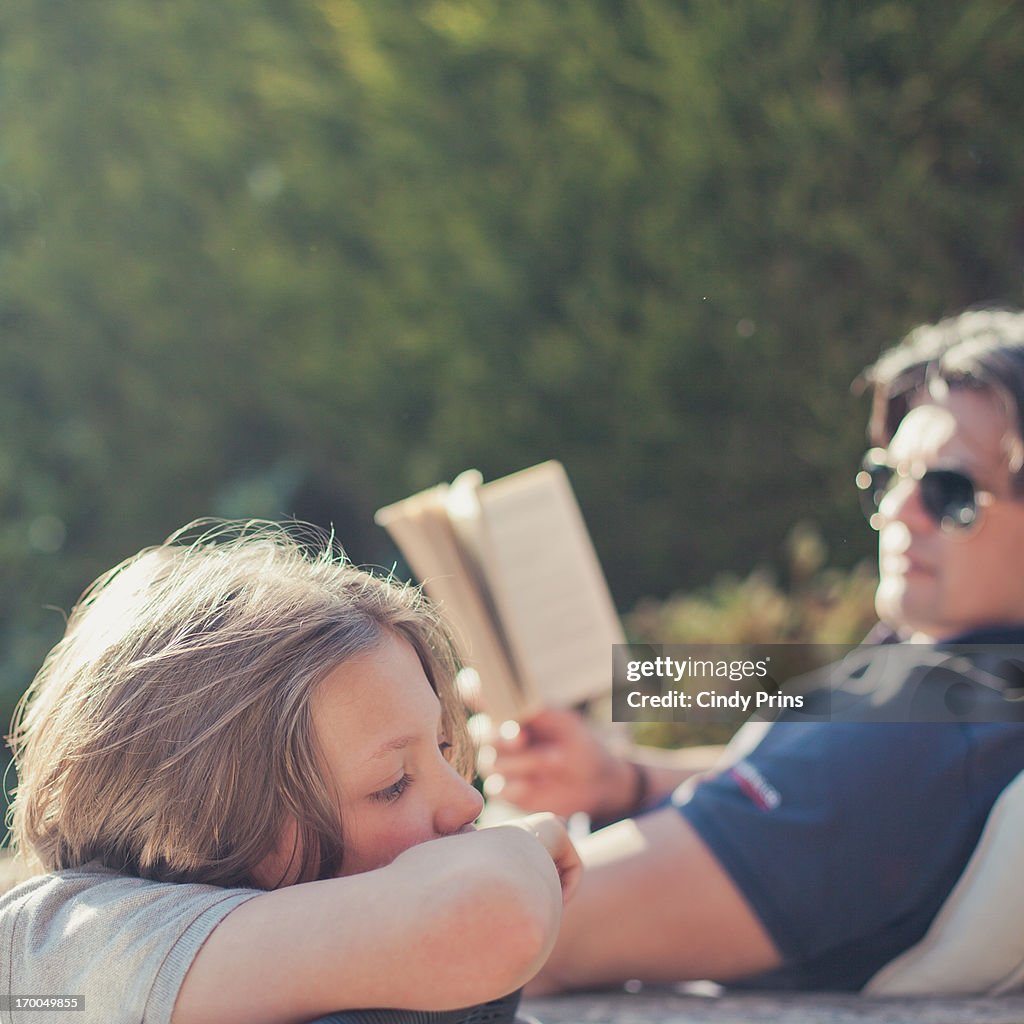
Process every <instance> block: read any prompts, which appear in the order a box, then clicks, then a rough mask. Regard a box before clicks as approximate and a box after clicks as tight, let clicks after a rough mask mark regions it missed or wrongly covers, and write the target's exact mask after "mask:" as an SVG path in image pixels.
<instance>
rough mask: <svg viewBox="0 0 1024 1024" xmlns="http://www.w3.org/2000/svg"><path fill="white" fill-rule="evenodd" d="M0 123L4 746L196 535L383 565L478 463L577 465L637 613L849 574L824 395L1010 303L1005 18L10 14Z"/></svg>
mask: <svg viewBox="0 0 1024 1024" xmlns="http://www.w3.org/2000/svg"><path fill="white" fill-rule="evenodd" d="M0 96H2V97H3V114H2V118H3V120H2V128H3V130H2V131H0V565H2V566H3V572H4V582H5V586H4V587H3V589H2V591H0V623H2V627H0V651H2V655H0V713H2V714H3V715H6V713H7V710H8V708H9V706H10V705H11V704H13V701H14V698H15V696H16V694H17V693H18V692H20V690H21V689H22V687H23V686H24V685H25V683H26V682H27V681H28V679H29V678H30V676H31V673H32V671H33V669H34V668H35V666H37V665H38V663H39V660H40V659H41V657H42V654H43V652H44V651H45V650H46V648H47V647H48V646H49V645H50V644H52V643H53V641H54V640H55V639H56V638H57V636H58V635H59V632H60V625H61V619H60V615H59V613H56V612H53V611H48V610H46V609H47V607H48V606H53V607H56V608H63V609H66V608H67V607H68V606H69V604H70V603H71V602H72V601H73V600H74V596H75V594H76V593H78V592H79V591H80V590H81V588H82V586H83V585H84V584H85V583H86V582H87V581H88V580H89V579H91V578H92V577H94V576H95V575H96V574H97V573H98V572H100V571H101V570H103V569H104V568H106V567H108V566H109V565H111V564H113V563H114V562H116V561H117V560H119V559H120V558H122V557H124V556H126V555H128V554H130V553H131V552H133V551H134V550H136V549H137V548H138V547H140V546H142V545H143V544H147V543H152V542H154V541H157V540H159V539H160V538H161V537H162V536H164V535H166V534H167V533H169V532H170V531H171V530H172V529H174V528H175V527H176V526H178V525H180V524H182V523H183V522H185V521H187V520H189V519H191V518H193V517H196V516H199V515H206V514H211V513H213V514H218V513H220V514H247V515H264V516H282V515H292V514H294V515H297V516H299V517H302V518H306V519H311V520H314V521H316V522H321V523H325V524H326V523H330V522H333V523H334V524H335V525H336V527H337V532H338V534H339V536H340V537H342V538H343V539H344V541H345V542H346V544H347V546H348V547H349V549H350V551H351V552H352V554H353V555H354V557H355V558H356V559H357V560H360V561H366V562H374V563H383V564H387V565H390V563H391V562H392V561H393V559H394V557H395V553H394V551H393V549H391V548H390V547H389V546H388V544H387V542H386V540H385V539H384V537H383V535H382V534H381V533H380V532H379V531H377V530H375V528H374V527H373V526H372V522H371V514H372V511H373V509H374V508H376V507H377V506H378V505H380V504H384V503H385V502H387V501H390V500H394V499H396V498H398V497H401V496H403V495H404V494H406V493H409V492H410V491H411V490H412V489H414V488H418V487H422V486H425V485H428V484H430V483H433V482H435V481H436V480H438V479H440V478H442V477H447V476H450V475H452V474H454V473H455V472H457V471H458V470H461V469H463V468H465V467H466V466H468V465H477V466H478V467H479V468H480V469H481V470H483V471H484V473H485V474H486V475H488V476H494V475H498V474H501V473H504V472H508V471H511V470H514V469H517V468H520V467H522V466H524V465H527V464H530V463H533V462H537V461H540V460H541V459H543V458H547V457H552V456H554V457H559V458H561V459H562V460H563V461H564V462H565V463H566V465H567V467H568V469H569V472H570V476H571V477H572V479H573V481H574V484H575V486H576V488H577V491H578V493H579V496H580V499H581V503H582V505H583V508H584V512H585V514H586V516H587V519H588V522H589V524H590V526H591V529H592V532H593V534H594V537H595V541H596V544H597V547H598V550H599V552H600V554H601V557H602V560H603V561H604V563H605V565H606V568H607V571H608V575H609V578H610V580H611V583H612V587H613V590H614V592H615V595H616V598H617V600H618V602H619V604H620V606H621V607H629V606H631V605H632V604H633V603H634V602H635V601H636V600H637V598H639V597H640V596H642V595H644V594H665V593H668V592H670V591H671V590H675V589H677V588H679V587H693V586H696V585H698V584H702V583H705V582H706V581H708V580H710V579H712V578H714V577H715V576H716V574H718V573H721V572H723V571H732V572H735V573H738V574H739V575H740V577H744V576H745V574H747V573H749V572H750V570H751V568H752V567H753V566H757V565H762V564H770V563H773V562H774V563H777V562H778V558H777V554H776V553H777V552H778V550H779V547H780V544H781V543H782V539H783V538H784V537H785V535H786V532H787V530H788V529H789V528H790V526H791V524H792V523H794V522H796V521H799V520H802V519H806V518H812V519H813V520H814V521H815V522H817V523H818V524H819V527H820V528H821V530H822V532H823V535H824V538H825V540H826V541H827V543H828V544H829V546H830V548H831V549H832V550H833V551H834V552H835V556H834V559H835V563H836V564H837V565H839V566H845V567H848V566H851V565H854V564H856V563H857V562H858V561H859V560H860V559H861V558H863V557H864V556H865V555H866V554H867V553H868V552H869V550H870V547H871V543H872V541H871V536H870V533H869V531H867V530H866V529H865V528H864V526H863V524H862V523H861V522H860V520H859V517H858V514H857V512H856V509H855V502H854V501H853V500H852V495H851V488H850V486H849V478H850V475H851V472H852V468H853V466H854V465H855V463H856V459H857V454H858V449H859V448H860V446H861V445H862V444H863V433H862V421H863V418H864V412H865V410H864V408H863V407H862V406H861V407H858V406H856V405H855V404H854V403H853V402H852V401H851V399H850V398H849V397H848V395H847V388H848V384H849V381H850V380H851V378H852V377H853V376H854V375H855V374H856V373H857V372H858V371H859V369H860V368H861V367H862V365H863V364H864V363H865V362H867V361H869V360H870V359H871V358H872V357H873V356H874V355H875V354H876V353H877V351H878V349H879V348H880V347H881V346H882V345H885V344H888V343H889V342H891V341H893V340H895V339H896V338H897V337H898V336H899V335H900V334H901V333H902V332H903V331H904V330H905V329H906V328H908V327H910V326H911V325H912V324H913V323H915V322H918V321H920V320H922V319H930V318H933V317H935V316H938V315H940V314H942V313H944V312H949V311H952V310H955V309H957V308H959V307H962V306H964V305H967V304H969V303H973V302H978V301H982V300H993V299H995V300H1004V301H1010V302H1019V301H1020V300H1021V275H1020V259H1021V256H1020V225H1021V223H1022V215H1024V209H1022V206H1021V199H1020V188H1019V182H1020V181H1021V180H1022V177H1024V149H1022V148H1021V146H1020V145H1019V139H1020V137H1021V134H1022V129H1024V125H1022V120H1024V13H1022V11H1021V9H1020V7H1019V6H1018V5H1016V4H1013V3H1010V2H1008V0H974V2H972V3H970V4H962V3H959V2H957V3H954V2H952V0H939V2H935V0H932V2H929V3H927V4H926V3H924V2H923V0H869V2H858V3H852V2H849V0H842V2H834V0H799V2H794V3H791V4H768V3H764V2H760V0H729V2H720V3H710V2H694V3H688V4H680V3H678V2H676V0H636V2H634V3H629V4H626V3H621V2H619V0H566V2H564V3H560V4H551V3H546V2H541V0H522V2H520V3H516V4H499V3H497V2H495V0H403V2H397V0H279V2H275V3H269V2H266V0H255V2H253V0H245V2H242V0H221V2H219V3H216V4H208V3H199V2H197V0H174V2H173V3H172V2H169V0H156V2H153V3H149V4H139V3H136V2H130V0H102V2H101V0H78V2H77V3H75V4H71V5H68V4H58V3H56V2H54V0H7V2H6V3H5V4H4V5H2V7H0ZM752 579H754V580H755V582H749V581H748V582H747V583H746V584H744V586H746V587H747V588H748V590H747V591H743V593H749V594H751V595H752V594H753V593H754V592H755V591H756V589H757V587H758V586H762V587H769V585H768V584H763V585H762V584H757V583H756V579H757V577H753V578H752ZM737 586H738V587H739V586H740V584H737ZM769 589H770V587H769ZM750 603H751V604H752V603H753V598H752V597H751V598H750ZM759 614H760V613H759ZM783 619H785V616H783ZM780 628H783V627H780ZM785 628H788V627H785ZM823 628H824V627H823ZM5 705H6V706H5Z"/></svg>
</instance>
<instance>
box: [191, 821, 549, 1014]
mask: <svg viewBox="0 0 1024 1024" xmlns="http://www.w3.org/2000/svg"><path fill="white" fill-rule="evenodd" d="M560 918H561V890H560V887H559V881H558V874H557V872H556V870H555V867H554V864H553V863H552V861H551V858H550V857H549V855H548V854H547V852H546V851H545V850H544V848H543V846H542V845H541V844H540V842H538V841H537V839H535V838H534V837H533V836H531V835H530V834H529V833H528V832H526V831H523V830H521V829H511V828H507V829H506V828H501V829H488V830H484V831H481V832H475V833H467V834H465V835H459V836H452V837H448V838H445V839H440V840H436V841H434V842H430V843H424V844H422V845H420V846H417V847H414V848H413V849H411V850H407V851H406V852H405V853H403V854H402V855H401V856H399V857H398V858H397V859H396V860H395V861H394V862H393V863H392V864H390V865H389V866H388V867H386V868H382V869H380V870H377V871H371V872H367V873H366V874H362V875H354V876H351V877H346V878H339V879H331V880H328V881H323V882H311V883H307V884H302V885H295V886H290V887H287V888H284V889H279V890H276V891H274V892H268V893H266V894H264V895H261V896H257V897H255V898H253V899H252V900H250V901H248V902H247V903H245V904H243V905H242V906H241V907H239V908H238V909H237V910H235V911H233V912H232V913H231V914H229V915H228V916H227V917H226V918H225V919H224V921H223V922H222V923H221V924H220V925H219V926H218V927H217V928H216V929H215V930H214V932H213V933H212V934H211V936H210V938H209V939H208V940H207V942H206V944H205V945H204V946H203V948H202V949H201V950H200V952H199V954H198V956H197V957H196V959H195V961H194V962H193V965H192V967H191V969H190V970H189V973H188V975H187V977H186V978H185V982H184V984H183V986H182V989H181V992H180V994H179V997H178V1001H177V1003H176V1005H175V1012H174V1018H173V1021H174V1024H199V1022H206V1021H211V1022H212V1021H218V1022H221V1024H231V1022H233V1021H238V1022H239V1024H260V1022H262V1021H266V1022H267V1024H283V1022H286V1021H296V1022H297V1021H303V1020H309V1019H310V1018H313V1017H316V1016H319V1015H321V1014H324V1013H328V1012H330V1011H332V1010H337V1009H345V1008H352V1007H365V1006H385V1005H386V1006H398V1007H407V1008H414V1009H423V1010H432V1009H450V1008H454V1007H459V1006H469V1005H472V1004H474V1003H479V1002H483V1001H486V1000H488V999H492V998H495V997H497V996H500V995H503V994H505V993H506V992H509V991H512V990H513V989H515V988H518V987H519V986H520V985H522V984H523V983H524V982H525V981H526V980H528V979H529V978H530V977H532V976H533V974H534V973H536V971H537V970H538V969H539V968H540V966H541V965H542V964H543V962H544V960H545V959H546V957H547V955H548V953H549V952H550V949H551V947H552V945H553V943H554V940H555V937H556V935H557V931H558V925H559V921H560Z"/></svg>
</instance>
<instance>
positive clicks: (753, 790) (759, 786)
mask: <svg viewBox="0 0 1024 1024" xmlns="http://www.w3.org/2000/svg"><path fill="white" fill-rule="evenodd" d="M728 775H729V777H730V778H731V779H732V780H733V782H735V783H736V785H737V786H739V788H740V789H741V790H742V791H743V793H744V794H745V795H746V796H747V797H748V799H749V800H750V802H751V803H752V804H753V805H754V806H755V807H757V808H758V809H759V810H762V811H774V810H775V808H776V807H778V806H779V804H781V803H782V796H781V795H780V794H779V791H778V790H777V789H776V788H775V787H774V786H773V785H772V784H771V783H770V782H769V781H768V780H767V779H766V778H765V777H764V776H763V775H762V774H761V773H760V772H759V771H758V770H757V769H756V768H755V767H754V766H753V765H752V764H750V762H749V761H740V763H739V764H734V765H733V766H732V767H731V768H730V769H729V771H728Z"/></svg>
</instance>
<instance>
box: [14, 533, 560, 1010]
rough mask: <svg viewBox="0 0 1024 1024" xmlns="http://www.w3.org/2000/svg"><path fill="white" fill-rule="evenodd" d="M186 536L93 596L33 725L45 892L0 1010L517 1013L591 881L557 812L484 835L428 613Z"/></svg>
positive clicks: (55, 666)
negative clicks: (43, 996) (35, 1005)
mask: <svg viewBox="0 0 1024 1024" xmlns="http://www.w3.org/2000/svg"><path fill="white" fill-rule="evenodd" d="M187 537H188V534H187V533H186V532H185V531H182V532H181V533H179V534H178V535H176V536H174V537H172V538H171V539H170V540H169V541H168V542H166V543H165V544H164V545H162V546H160V547H157V548H153V549H149V550H146V551H143V552H141V553H140V554H138V555H136V556H135V557H133V558H131V559H129V560H128V561H126V562H124V563H123V564H122V565H120V566H118V567H116V568H115V569H113V570H111V571H110V572H109V573H107V574H106V575H104V576H103V577H101V578H100V579H99V580H98V581H97V582H96V583H95V584H93V586H92V587H90V588H89V590H88V591H87V592H86V594H85V595H84V596H83V598H82V600H81V601H80V602H79V604H78V606H77V607H76V608H75V610H74V611H73V613H72V615H71V617H70V619H69V621H68V626H67V630H66V633H65V636H64V638H63V639H62V640H61V642H60V643H59V644H57V646H56V647H55V648H54V649H53V651H52V652H51V653H50V655H49V657H48V658H47V660H46V662H45V664H44V665H43V668H42V670H41V671H40V673H39V675H38V677H37V678H36V680H35V682H34V683H33V685H32V686H31V687H30V689H29V692H28V694H27V695H26V697H25V699H24V700H23V702H22V705H21V706H20V708H19V712H18V715H16V717H15V725H14V730H13V735H12V737H11V743H12V747H13V749H14V752H15V759H16V764H17V767H18V774H19V785H18V791H17V794H16V797H15V802H14V810H13V833H14V838H15V842H16V844H17V846H18V848H19V849H20V851H21V853H22V855H23V856H25V857H27V858H29V859H30V860H32V861H34V862H36V863H37V864H38V866H40V867H41V868H43V869H45V871H47V872H49V874H43V875H40V876H38V877H36V878H33V879H30V880H29V881H28V882H26V883H24V884H23V885H21V886H19V887H17V888H16V889H14V890H13V891H12V892H10V893H8V894H7V895H6V896H4V897H2V898H0V996H9V997H11V998H12V999H15V998H16V997H17V996H19V995H24V994H30V993H39V992H46V993H49V994H64V995H69V996H73V995H78V996H84V998H85V1006H86V1013H87V1014H88V1019H89V1020H104V1021H107V1022H121V1021H123V1022H126V1024H127V1022H139V1021H144V1022H146V1024H149V1022H151V1021H153V1022H156V1021H159V1022H168V1021H171V1020H172V1019H173V1024H194V1022H204V1021H211V1022H212V1021H217V1022H220V1024H231V1022H233V1021H238V1022H239V1024H242V1022H244V1024H260V1022H263V1021H265V1022H268V1024H271V1022H273V1024H282V1022H291V1021H295V1022H298V1021H304V1020H309V1019H311V1018H314V1017H317V1016H319V1015H321V1014H324V1013H327V1012H330V1011H332V1010H337V1009H343V1008H348V1007H359V1006H382V1005H387V1006H400V1007H408V1008H414V1009H423V1010H430V1009H450V1008H453V1007H457V1006H467V1005H471V1004H473V1003H477V1002H482V1001H484V1000H487V999H492V998H494V997H496V996H499V995H503V994H504V993H505V992H508V991H511V990H512V989H515V988H517V987H518V986H519V985H521V984H522V983H523V982H524V981H526V980H527V979H528V978H529V977H531V976H532V974H533V973H534V972H535V971H536V970H537V969H538V968H539V967H540V965H541V964H542V963H543V961H544V959H545V957H546V955H547V953H548V951H549V949H550V947H551V944H552V943H553V942H554V938H555V935H556V933H557V929H558V923H559V919H560V909H561V902H562V896H563V895H565V896H567V895H568V893H569V892H570V891H571V889H572V887H573V885H574V883H575V880H576V877H577V874H578V871H579V862H578V860H577V858H576V855H575V851H574V850H573V849H572V846H571V844H570V843H569V842H568V839H567V837H566V835H565V832H564V829H563V828H562V826H561V824H560V823H559V822H558V821H557V819H555V818H553V817H552V816H551V815H536V816H532V817H531V818H528V819H523V821H521V822H519V823H518V825H517V826H516V827H500V828H493V829H485V830H481V831H473V827H472V822H473V820H474V819H475V818H476V817H477V815H478V814H479V812H480V809H481V800H480V797H479V795H478V794H477V793H476V791H475V790H474V789H473V788H472V786H471V785H470V784H469V783H468V782H467V781H466V773H467V770H468V766H469V762H470V749H469V743H468V739H467V734H466V729H465V725H464V722H463V718H462V715H461V712H460V708H459V704H458V701H457V698H456V696H455V692H454V687H453V676H454V671H455V660H454V657H453V651H452V646H451V641H450V637H449V634H448V633H447V631H446V630H445V628H444V626H443V625H442V623H441V622H440V620H439V619H438V617H437V616H436V614H435V613H434V612H433V611H432V610H431V608H430V606H429V605H428V604H427V602H426V601H425V599H424V598H422V596H421V595H420V593H419V592H418V591H417V590H416V589H415V588H412V587H408V586H396V585H395V584H394V583H391V582H388V581H384V580H380V579H377V578H374V577H373V576H371V575H369V574H367V573H365V572H363V571H360V570H358V569H355V568H353V567H351V566H350V565H347V564H344V562H343V561H341V560H339V559H337V558H335V557H334V556H332V554H331V553H330V550H329V546H326V547H325V548H324V550H323V551H322V552H321V553H320V554H313V553H310V551H309V549H308V547H307V546H306V545H305V544H303V543H302V539H301V538H300V537H298V536H296V535H294V534H291V533H289V532H288V531H286V530H285V529H284V528H281V527H274V526H271V525H268V524H247V525H243V526H236V527H231V526H230V525H229V524H226V525H223V526H220V527H216V528H214V529H212V530H207V532H206V533H205V534H203V535H202V536H200V537H198V539H196V540H194V541H192V542H191V543H189V542H188V540H187ZM435 839H436V840H438V841H437V842H428V841H427V840H435ZM559 883H561V884H559ZM7 964H9V965H10V966H9V967H8V966H6V965H7ZM2 1008H3V1000H0V1009H2ZM47 1016H48V1018H49V1019H50V1020H53V1021H60V1020H63V1019H64V1016H65V1015H64V1014H63V1013H61V1012H59V1011H58V1012H57V1016H53V1014H52V1013H50V1014H48V1015H47ZM6 1019H10V1020H11V1021H17V1020H20V1019H21V1015H19V1014H17V1013H15V1014H12V1015H11V1016H10V1017H9V1018H5V1017H4V1016H3V1014H0V1020H6ZM25 1019H27V1017H26V1018H25ZM67 1019H69V1020H72V1021H76V1022H80V1021H82V1020H83V1019H84V1018H82V1016H81V1015H80V1014H77V1013H76V1014H74V1015H69V1016H68V1018H67Z"/></svg>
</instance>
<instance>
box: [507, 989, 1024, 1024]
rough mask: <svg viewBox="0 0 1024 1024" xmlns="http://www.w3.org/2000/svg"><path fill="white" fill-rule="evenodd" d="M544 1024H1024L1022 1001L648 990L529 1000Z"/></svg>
mask: <svg viewBox="0 0 1024 1024" xmlns="http://www.w3.org/2000/svg"><path fill="white" fill-rule="evenodd" d="M522 1012H523V1013H524V1014H525V1015H530V1016H533V1017H535V1018H536V1019H537V1020H538V1021H540V1022H541V1024H1024V996H1009V997H1003V998H990V999H872V998H868V997H865V996H859V995H855V994H845V993H843V994H834V993H786V994H778V993H750V994H742V995H723V996H720V997H705V996H696V995H684V994H680V993H678V992H675V991H672V990H661V991H659V990H650V989H645V990H644V991H642V992H639V993H636V994H630V993H627V992H615V993H589V994H584V995H574V996H564V997H561V998H557V999H555V998H551V999H529V1000H525V1001H524V1002H523V1005H522Z"/></svg>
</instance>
